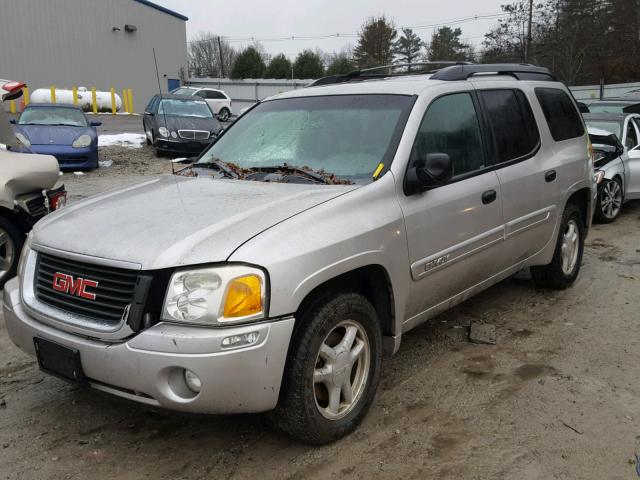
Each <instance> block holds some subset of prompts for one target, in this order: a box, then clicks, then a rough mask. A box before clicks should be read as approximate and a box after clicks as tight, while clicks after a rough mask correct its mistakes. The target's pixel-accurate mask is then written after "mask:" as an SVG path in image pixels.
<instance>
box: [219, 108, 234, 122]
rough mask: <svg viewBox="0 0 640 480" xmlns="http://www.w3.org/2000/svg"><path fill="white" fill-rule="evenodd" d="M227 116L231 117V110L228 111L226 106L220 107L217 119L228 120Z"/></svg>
mask: <svg viewBox="0 0 640 480" xmlns="http://www.w3.org/2000/svg"><path fill="white" fill-rule="evenodd" d="M229 117H231V112H230V111H229V109H228V108H227V107H222V108H221V109H220V111H219V112H218V120H220V121H221V122H226V121H228V120H229Z"/></svg>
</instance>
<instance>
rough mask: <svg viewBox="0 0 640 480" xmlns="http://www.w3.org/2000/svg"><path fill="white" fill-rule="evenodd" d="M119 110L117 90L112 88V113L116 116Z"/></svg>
mask: <svg viewBox="0 0 640 480" xmlns="http://www.w3.org/2000/svg"><path fill="white" fill-rule="evenodd" d="M117 111H118V108H117V106H116V89H115V88H113V87H111V113H112V114H113V115H115V114H116V112H117Z"/></svg>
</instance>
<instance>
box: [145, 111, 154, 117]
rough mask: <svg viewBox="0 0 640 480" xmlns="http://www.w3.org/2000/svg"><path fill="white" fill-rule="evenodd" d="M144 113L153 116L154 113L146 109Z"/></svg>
mask: <svg viewBox="0 0 640 480" xmlns="http://www.w3.org/2000/svg"><path fill="white" fill-rule="evenodd" d="M144 114H145V115H149V116H150V117H153V116H154V113H153V112H147V111H146V110H145V112H144Z"/></svg>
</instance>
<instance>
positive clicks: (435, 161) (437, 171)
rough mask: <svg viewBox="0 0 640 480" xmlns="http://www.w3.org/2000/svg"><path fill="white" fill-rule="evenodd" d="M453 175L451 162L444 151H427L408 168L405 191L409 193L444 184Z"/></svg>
mask: <svg viewBox="0 0 640 480" xmlns="http://www.w3.org/2000/svg"><path fill="white" fill-rule="evenodd" d="M452 177H453V164H452V163H451V158H450V157H449V155H447V154H446V153H429V154H427V155H426V157H424V158H421V159H418V160H416V161H415V162H414V164H413V165H412V166H411V167H410V168H409V171H408V172H407V178H406V181H405V192H406V193H407V194H409V195H411V194H414V193H418V192H424V191H425V190H429V189H431V188H435V187H438V186H440V185H444V184H445V183H447V182H448V181H449V180H451V178H452Z"/></svg>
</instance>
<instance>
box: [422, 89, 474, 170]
mask: <svg viewBox="0 0 640 480" xmlns="http://www.w3.org/2000/svg"><path fill="white" fill-rule="evenodd" d="M430 153H446V154H447V155H449V158H450V159H451V163H452V165H453V175H454V177H455V176H458V175H464V174H465V173H469V172H473V171H474V170H479V169H482V168H484V166H485V157H484V150H483V146H482V136H481V133H480V122H479V121H478V115H477V112H476V108H475V105H474V103H473V99H472V97H471V94H470V93H468V92H464V93H454V94H451V95H446V96H444V97H440V98H438V99H436V100H434V101H433V103H432V104H431V105H430V106H429V108H428V109H427V112H426V113H425V115H424V118H423V119H422V124H421V125H420V130H419V131H418V134H417V136H416V140H415V142H414V144H413V149H412V152H411V162H412V163H413V162H415V161H416V160H418V159H421V158H425V157H426V156H427V155H428V154H430Z"/></svg>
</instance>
